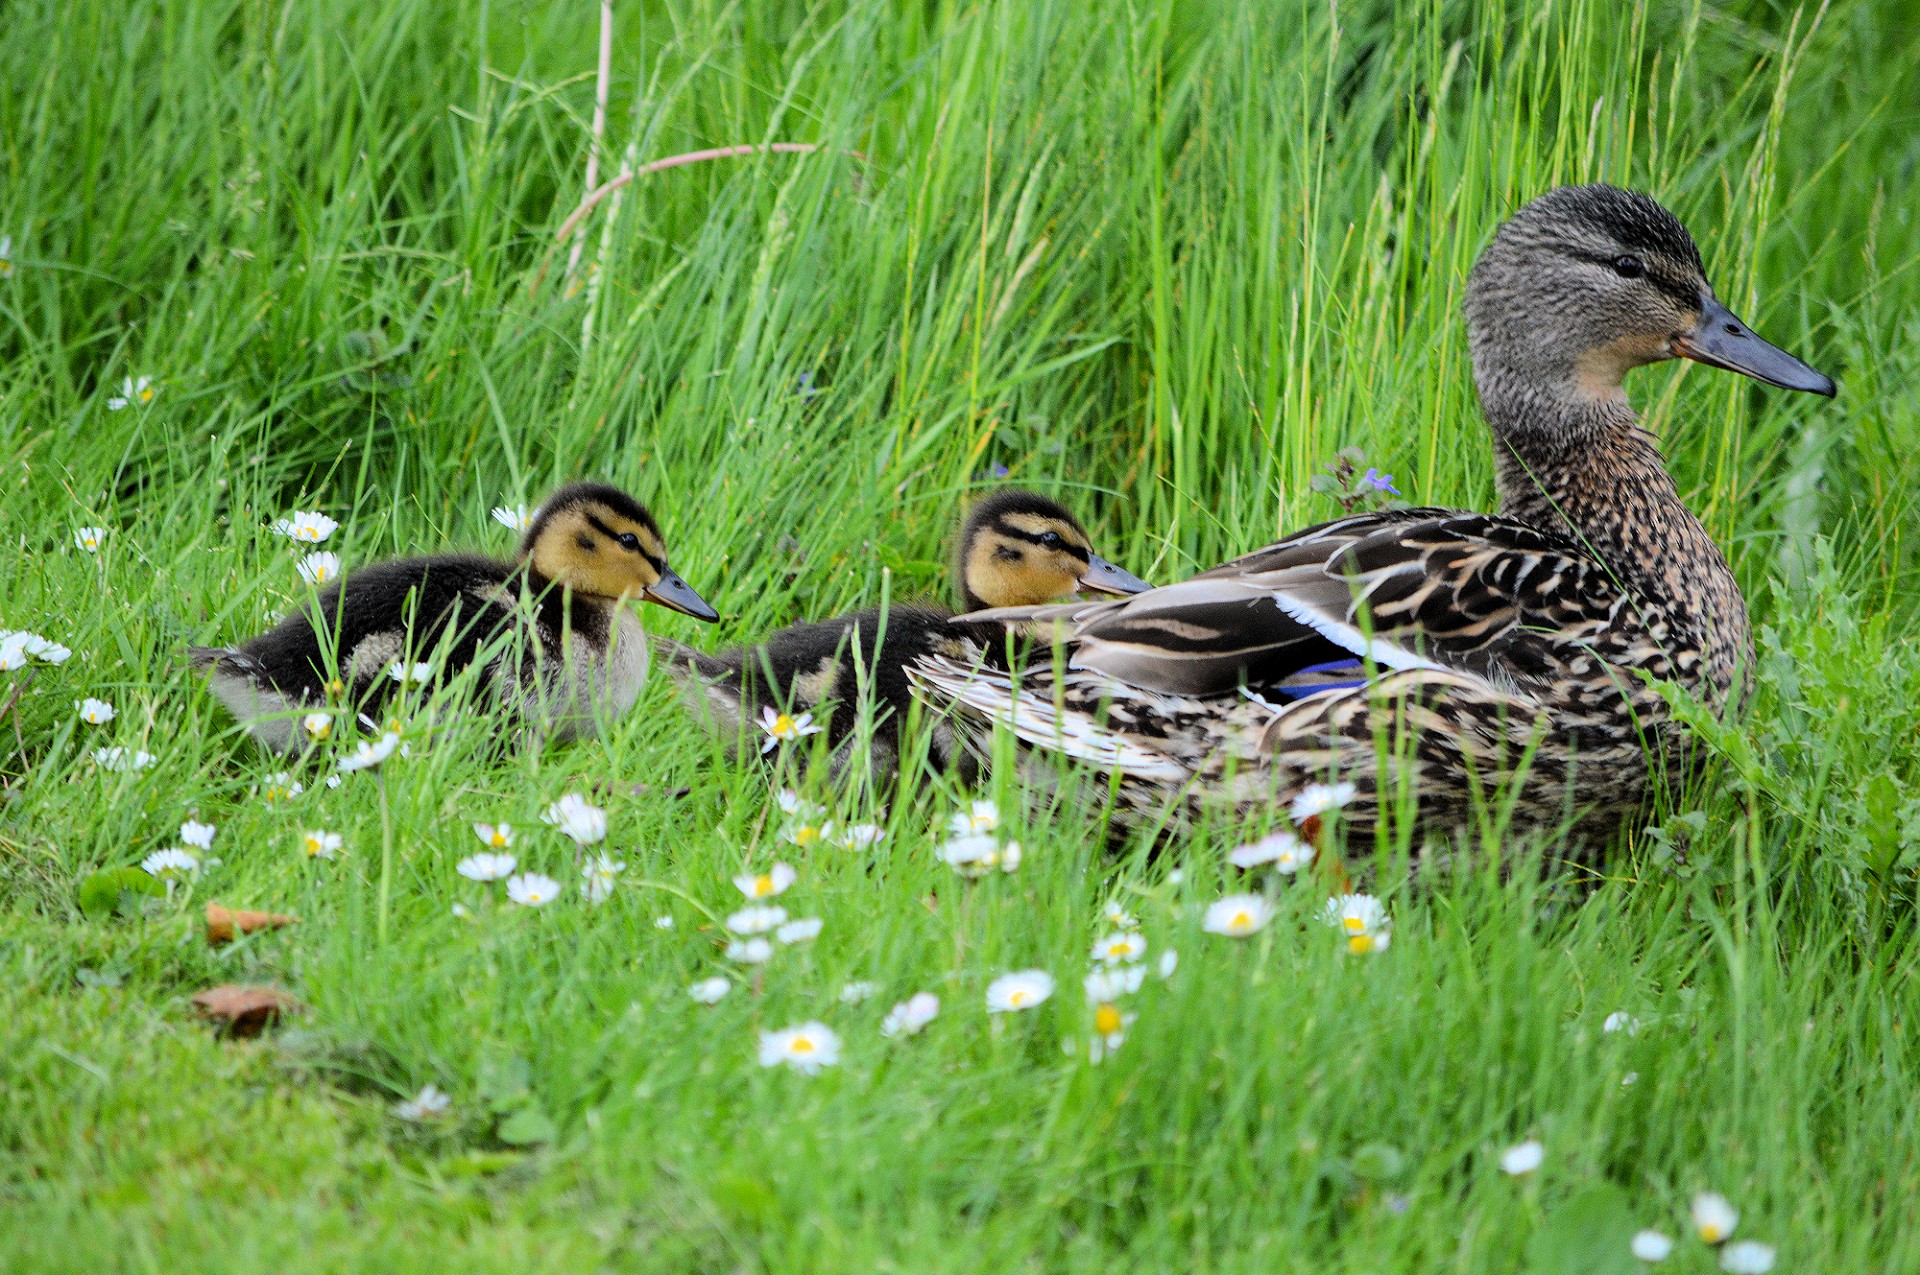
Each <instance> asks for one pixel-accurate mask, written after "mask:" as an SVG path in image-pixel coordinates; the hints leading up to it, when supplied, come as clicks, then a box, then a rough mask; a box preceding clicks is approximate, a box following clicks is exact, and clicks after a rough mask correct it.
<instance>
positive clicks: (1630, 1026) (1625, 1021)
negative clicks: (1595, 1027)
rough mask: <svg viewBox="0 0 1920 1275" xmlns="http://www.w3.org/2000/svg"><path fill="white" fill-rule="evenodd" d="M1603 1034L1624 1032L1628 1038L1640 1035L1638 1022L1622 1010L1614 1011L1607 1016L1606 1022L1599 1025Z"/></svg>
mask: <svg viewBox="0 0 1920 1275" xmlns="http://www.w3.org/2000/svg"><path fill="white" fill-rule="evenodd" d="M1600 1030H1601V1031H1603V1032H1625V1033H1626V1034H1627V1035H1629V1036H1638V1035H1639V1034H1640V1020H1639V1019H1638V1018H1635V1017H1634V1016H1633V1015H1632V1014H1629V1013H1628V1012H1627V1011H1626V1010H1624V1009H1616V1010H1614V1011H1613V1012H1612V1013H1611V1014H1608V1015H1607V1021H1605V1022H1604V1023H1601V1024H1600Z"/></svg>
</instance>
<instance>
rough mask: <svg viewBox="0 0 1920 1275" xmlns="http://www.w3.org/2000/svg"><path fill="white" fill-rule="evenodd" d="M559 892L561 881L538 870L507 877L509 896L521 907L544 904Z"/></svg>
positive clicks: (535, 906) (551, 900) (533, 906)
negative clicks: (543, 874)
mask: <svg viewBox="0 0 1920 1275" xmlns="http://www.w3.org/2000/svg"><path fill="white" fill-rule="evenodd" d="M559 893H560V883H559V882H558V881H555V880H554V879H553V878H552V877H548V876H542V875H541V874H539V873H538V872H523V873H521V874H520V875H519V876H517V877H509V878H507V897H508V898H509V899H512V900H513V901H514V902H515V903H518V904H519V905H520V906H521V907H526V908H537V907H541V906H544V905H545V904H548V903H551V902H553V900H554V898H555V896H557V895H558V894H559Z"/></svg>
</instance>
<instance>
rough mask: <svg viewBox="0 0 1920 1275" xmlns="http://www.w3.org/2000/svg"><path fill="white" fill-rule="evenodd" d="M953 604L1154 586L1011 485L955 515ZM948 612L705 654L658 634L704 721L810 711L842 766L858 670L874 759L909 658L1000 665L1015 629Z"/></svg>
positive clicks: (942, 745) (789, 631) (728, 730)
mask: <svg viewBox="0 0 1920 1275" xmlns="http://www.w3.org/2000/svg"><path fill="white" fill-rule="evenodd" d="M955 557H956V562H955V566H956V571H955V574H956V576H957V578H958V581H959V585H960V603H961V606H962V607H963V608H964V609H965V610H967V611H977V610H981V609H983V608H987V607H1004V606H1032V605H1037V604H1039V603H1041V602H1047V601H1053V600H1055V599H1058V598H1063V597H1066V596H1069V595H1071V594H1074V593H1077V592H1079V591H1080V590H1083V589H1087V590H1094V591H1097V592H1100V593H1112V594H1129V593H1139V592H1142V591H1143V590H1145V589H1148V588H1150V587H1151V586H1150V585H1148V584H1147V582H1146V581H1144V580H1141V579H1140V578H1139V577H1137V576H1134V575H1132V574H1130V573H1129V572H1126V571H1123V570H1121V569H1120V568H1119V567H1117V566H1115V565H1114V564H1113V563H1111V562H1108V561H1107V560H1106V559H1105V558H1102V557H1100V556H1099V555H1098V554H1096V553H1094V552H1093V544H1092V541H1091V540H1089V539H1088V537H1087V533H1086V530H1085V529H1084V528H1083V527H1081V525H1080V523H1079V521H1078V520H1077V519H1075V518H1074V516H1073V515H1072V514H1071V513H1069V512H1067V510H1066V509H1064V508H1062V507H1061V506H1060V505H1059V504H1058V503H1056V502H1054V501H1052V500H1049V499H1047V498H1046V497H1044V496H1039V495H1035V494H1034V493H1033V492H1030V491H1022V490H1019V489H1017V488H1008V489H1005V490H1002V491H998V492H995V493H994V494H993V495H991V496H988V497H987V498H986V499H984V500H982V501H980V502H979V503H978V504H977V505H975V506H974V507H973V509H972V510H971V511H970V512H969V513H968V514H967V516H966V518H965V519H964V520H963V521H962V523H961V525H960V535H959V539H958V542H957V551H956V555H955ZM953 614H954V613H953V612H952V611H951V610H948V609H946V608H944V607H940V606H935V605H931V604H927V603H911V604H906V605H899V606H893V607H889V608H887V609H886V610H881V609H879V608H873V609H870V610H865V611H856V612H853V613H852V614H850V615H843V616H838V617H836V618H834V619H831V620H822V621H818V622H814V623H804V624H795V625H793V626H791V627H789V628H785V629H782V630H780V631H779V632H777V633H775V634H773V635H772V636H771V637H769V638H768V639H767V640H766V641H765V642H764V643H762V644H761V645H759V646H754V647H737V648H735V649H733V650H730V651H723V652H721V653H719V654H717V655H707V654H704V653H702V652H700V651H695V650H693V649H691V648H689V647H685V646H681V645H679V644H677V643H672V644H668V643H662V646H663V647H665V648H666V649H667V651H668V653H669V656H670V659H671V663H670V665H669V667H670V668H671V669H672V671H673V673H674V676H675V677H676V679H677V680H679V681H680V682H681V684H682V686H683V687H684V688H685V689H686V690H687V691H688V692H689V697H690V698H691V699H693V700H695V701H696V703H698V702H702V701H703V702H704V704H705V707H706V709H707V710H708V711H707V712H706V713H705V714H703V715H704V716H706V717H707V718H708V719H709V721H710V723H711V725H712V726H713V727H714V728H715V729H716V730H717V731H719V732H720V733H721V735H722V736H723V737H724V738H733V739H737V738H739V737H740V734H741V732H742V727H743V724H744V722H745V721H747V720H749V719H751V718H753V717H754V715H755V714H756V713H759V714H761V715H766V714H772V715H773V717H774V719H775V720H776V721H777V720H778V718H779V716H781V715H789V716H792V717H798V716H799V715H800V714H802V713H808V712H811V713H814V714H816V715H817V716H818V717H819V718H820V719H821V722H820V724H821V725H822V726H823V727H824V729H825V730H826V732H827V741H828V743H829V744H830V745H831V746H832V748H833V750H834V761H833V767H834V769H835V771H836V772H837V771H839V770H841V769H842V768H843V767H844V766H845V764H846V754H847V753H848V752H849V751H850V744H849V737H850V736H851V735H852V734H853V731H854V726H855V723H856V721H857V720H858V718H859V713H858V712H857V711H856V708H855V706H854V704H853V700H854V698H855V697H856V696H858V695H859V694H860V688H861V687H862V684H863V683H862V679H863V678H864V685H865V690H866V693H867V695H868V696H869V697H870V698H871V701H872V704H873V710H874V711H873V723H874V727H873V741H872V748H871V757H872V766H873V770H874V772H875V774H884V773H886V772H888V771H890V770H891V769H892V768H893V765H894V763H895V759H896V758H897V756H898V753H899V745H900V736H899V723H900V722H901V721H902V720H904V718H905V717H906V713H907V707H908V705H909V704H910V703H911V702H912V698H913V695H912V688H911V685H910V683H909V681H908V679H907V675H906V669H907V667H908V666H909V665H911V664H913V663H914V662H915V661H916V660H918V659H920V658H921V657H922V656H931V655H942V656H945V657H947V658H948V659H950V660H953V661H954V662H956V663H958V664H961V665H963V666H971V665H974V664H979V663H986V664H991V665H996V666H1004V665H1005V663H1006V661H1007V652H1008V649H1009V639H1010V638H1011V639H1014V640H1015V641H1016V642H1018V641H1020V640H1021V639H1024V637H1025V636H1026V633H1027V631H1026V630H1025V629H1024V628H1012V627H1009V626H1007V625H1003V624H996V623H992V622H989V623H986V624H981V625H970V626H968V627H967V628H966V629H964V630H963V629H960V628H956V627H953V626H951V625H949V623H948V621H949V620H950V619H952V618H953ZM930 742H931V745H932V750H933V757H934V760H935V761H936V763H937V764H939V765H941V766H943V767H944V766H948V765H952V764H955V763H956V761H957V760H958V759H957V757H956V742H955V740H954V738H953V735H952V733H951V732H950V731H948V730H946V729H945V728H944V727H943V726H936V727H935V728H934V731H933V735H932V739H931V741H930Z"/></svg>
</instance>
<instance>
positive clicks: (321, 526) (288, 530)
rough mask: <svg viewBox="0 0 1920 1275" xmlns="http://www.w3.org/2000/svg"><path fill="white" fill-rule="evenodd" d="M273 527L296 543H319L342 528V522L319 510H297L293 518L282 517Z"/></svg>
mask: <svg viewBox="0 0 1920 1275" xmlns="http://www.w3.org/2000/svg"><path fill="white" fill-rule="evenodd" d="M273 529H274V530H275V531H277V532H279V533H280V534H281V535H283V536H285V537H286V538H287V539H289V540H291V541H293V542H294V543H295V544H303V545H317V544H319V543H320V542H321V541H323V540H325V539H326V538H327V537H328V536H331V535H332V534H333V533H334V532H336V531H338V530H339V529H340V524H339V523H337V522H335V521H334V520H333V519H331V518H329V517H327V516H326V515H325V514H323V513H320V512H318V511H317V510H304V509H303V510H297V511H295V513H294V515H293V517H291V518H281V519H279V520H278V521H276V522H275V523H274V524H273Z"/></svg>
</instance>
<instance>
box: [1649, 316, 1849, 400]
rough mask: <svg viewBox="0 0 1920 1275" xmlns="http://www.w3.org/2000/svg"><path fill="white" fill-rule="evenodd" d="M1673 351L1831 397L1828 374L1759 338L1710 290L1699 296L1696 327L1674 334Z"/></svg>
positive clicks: (1787, 387)
mask: <svg viewBox="0 0 1920 1275" xmlns="http://www.w3.org/2000/svg"><path fill="white" fill-rule="evenodd" d="M1673 352H1674V353H1675V354H1678V355H1679V356H1680V357H1681V358H1683V359H1692V360H1693V361H1694V362H1696V363H1705V364H1706V365H1707V366H1708V367H1723V368H1725V369H1727V371H1729V372H1739V373H1740V374H1741V375H1743V376H1751V377H1752V378H1753V379H1754V380H1756V381H1763V382H1765V383H1766V384H1768V385H1777V386H1779V387H1780V388H1781V389H1783V390H1806V391H1807V392H1808V393H1811V394H1824V395H1826V396H1827V397H1828V398H1832V397H1833V393H1834V385H1833V379H1832V378H1831V377H1828V376H1824V375H1822V374H1821V373H1819V372H1816V371H1814V370H1813V369H1812V368H1810V367H1808V366H1807V365H1806V364H1805V363H1802V362H1801V361H1800V360H1799V359H1796V358H1794V357H1793V355H1791V354H1788V353H1787V352H1786V351H1785V350H1782V349H1779V348H1777V347H1775V346H1771V345H1768V344H1767V343H1766V342H1765V341H1762V340H1761V339H1760V338H1759V337H1757V336H1755V335H1754V334H1753V330H1752V329H1751V328H1749V327H1748V326H1747V325H1746V324H1744V323H1742V322H1740V320H1738V319H1736V318H1734V317H1733V312H1732V311H1731V310H1729V309H1727V307H1725V306H1724V305H1721V304H1720V298H1718V297H1716V296H1714V295H1712V294H1711V293H1707V294H1705V295H1703V296H1702V297H1701V298H1700V324H1699V326H1698V327H1696V328H1694V330H1693V331H1691V332H1689V333H1687V334H1686V335H1685V336H1679V337H1675V338H1674V339H1673Z"/></svg>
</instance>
